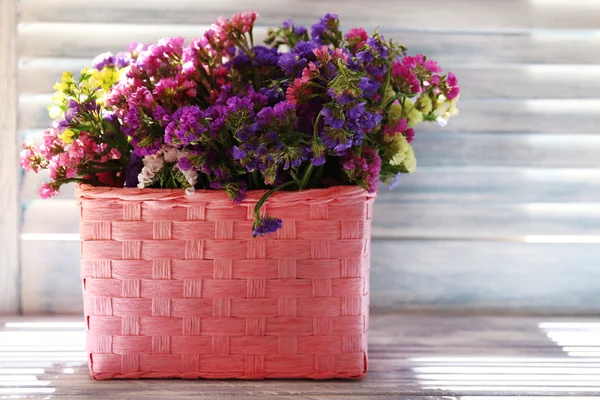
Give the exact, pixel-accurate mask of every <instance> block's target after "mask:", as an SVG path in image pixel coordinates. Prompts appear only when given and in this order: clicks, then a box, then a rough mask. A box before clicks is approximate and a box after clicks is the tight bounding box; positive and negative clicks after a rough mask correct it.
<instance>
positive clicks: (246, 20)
mask: <svg viewBox="0 0 600 400" xmlns="http://www.w3.org/2000/svg"><path fill="white" fill-rule="evenodd" d="M256 18H258V14H257V13H255V12H254V11H244V12H243V13H237V14H234V15H233V17H231V23H232V25H233V26H234V27H235V28H237V29H239V30H240V31H242V33H248V32H250V30H251V29H252V26H254V22H255V21H256Z"/></svg>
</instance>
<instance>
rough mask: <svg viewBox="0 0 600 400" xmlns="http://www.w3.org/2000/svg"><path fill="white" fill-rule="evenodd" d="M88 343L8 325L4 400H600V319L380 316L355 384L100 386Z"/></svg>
mask: <svg viewBox="0 0 600 400" xmlns="http://www.w3.org/2000/svg"><path fill="white" fill-rule="evenodd" d="M84 343H85V333H84V325H83V322H82V319H81V318H79V317H54V318H48V317H45V318H32V317H27V318H25V317H0V398H3V397H8V396H10V397H11V398H21V397H32V398H48V399H57V398H86V399H95V398H99V399H100V398H114V399H130V398H131V399H181V398H196V397H202V398H209V399H237V398H240V399H241V398H250V399H253V400H257V399H276V398H289V399H312V400H324V399H335V400H358V399H367V400H368V399H390V398H391V399H473V400H474V399H478V398H481V397H483V396H485V397H486V398H488V397H487V396H489V398H496V399H500V398H505V397H508V396H525V395H527V396H533V398H535V397H537V396H570V398H574V397H573V396H575V398H577V399H582V398H586V399H587V398H590V399H591V398H600V397H598V396H600V318H589V317H585V318H584V317H581V318H575V317H569V318H563V317H560V318H559V317H523V316H480V315H471V316H464V315H447V314H446V315H442V314H387V315H383V314H380V315H374V316H372V317H371V327H370V342H369V343H370V344H369V346H370V360H369V364H370V365H369V368H370V371H369V374H368V375H367V376H366V377H365V378H363V379H361V380H356V381H342V380H335V381H308V380H295V381H294V380H289V381H288V380H285V381H284V380H265V381H235V380H214V381H208V380H200V381H179V380H129V381H102V382H96V381H93V380H92V379H90V378H89V377H88V375H87V365H86V360H85V353H84ZM530 398H531V397H530Z"/></svg>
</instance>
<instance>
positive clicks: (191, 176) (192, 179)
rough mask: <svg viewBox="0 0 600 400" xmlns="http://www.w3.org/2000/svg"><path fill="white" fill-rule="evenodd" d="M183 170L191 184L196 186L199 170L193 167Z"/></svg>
mask: <svg viewBox="0 0 600 400" xmlns="http://www.w3.org/2000/svg"><path fill="white" fill-rule="evenodd" d="M181 172H183V176H185V180H186V181H188V183H189V184H190V186H192V187H193V186H196V182H197V181H198V172H196V171H194V170H193V169H189V170H187V171H181Z"/></svg>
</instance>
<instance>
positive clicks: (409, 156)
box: [402, 144, 417, 173]
mask: <svg viewBox="0 0 600 400" xmlns="http://www.w3.org/2000/svg"><path fill="white" fill-rule="evenodd" d="M408 146H409V147H408V149H407V150H406V154H405V157H404V161H403V162H402V166H403V167H404V169H405V170H406V172H408V173H412V172H415V170H416V169H417V159H416V158H415V152H414V151H413V148H412V146H411V145H410V144H409V145H408Z"/></svg>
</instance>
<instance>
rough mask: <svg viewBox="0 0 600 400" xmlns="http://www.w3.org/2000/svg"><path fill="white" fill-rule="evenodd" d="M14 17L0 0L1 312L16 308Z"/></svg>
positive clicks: (12, 5) (11, 3)
mask: <svg viewBox="0 0 600 400" xmlns="http://www.w3.org/2000/svg"><path fill="white" fill-rule="evenodd" d="M16 18H17V17H16V9H15V2H14V1H12V0H0V48H1V49H2V57H0V77H2V78H1V79H0V182H1V185H2V190H0V282H2V283H3V285H2V287H1V288H0V314H4V313H17V312H18V311H19V287H18V286H19V262H18V251H17V246H18V241H17V232H18V226H19V225H18V221H19V217H18V214H19V205H18V191H17V189H18V176H17V171H16V169H15V167H16V165H17V151H16V150H17V140H16V139H17V102H16V100H17V54H16V53H17V48H16Z"/></svg>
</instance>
